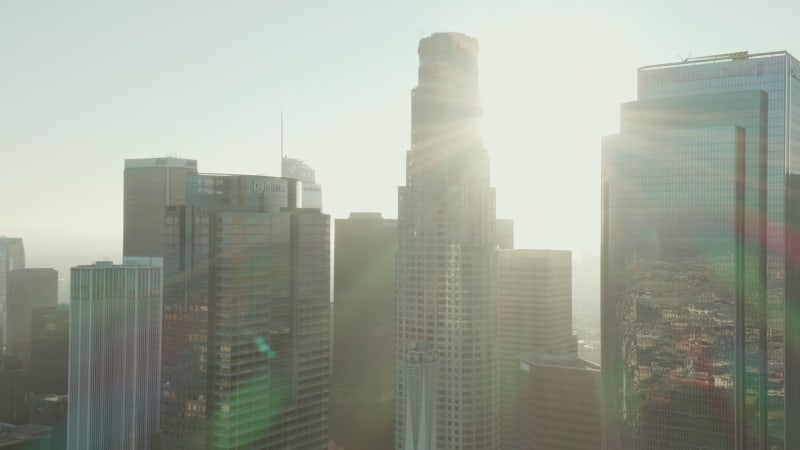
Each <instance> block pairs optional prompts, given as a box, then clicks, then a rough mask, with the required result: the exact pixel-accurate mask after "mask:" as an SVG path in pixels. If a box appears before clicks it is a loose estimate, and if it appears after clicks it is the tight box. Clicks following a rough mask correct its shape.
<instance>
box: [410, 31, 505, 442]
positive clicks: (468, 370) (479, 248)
mask: <svg viewBox="0 0 800 450" xmlns="http://www.w3.org/2000/svg"><path fill="white" fill-rule="evenodd" d="M419 62H420V65H419V81H418V85H417V87H416V88H415V89H414V90H413V91H412V95H411V97H412V100H411V150H410V151H409V152H408V153H407V157H406V185H405V186H402V187H400V189H399V199H398V201H399V217H398V252H397V300H396V313H395V317H396V321H395V338H396V341H395V342H396V374H397V390H396V392H397V402H396V404H397V409H396V412H395V441H396V444H395V447H396V448H397V449H398V450H409V449H414V450H431V449H434V448H435V449H439V450H441V449H496V448H498V446H499V437H500V436H499V433H498V420H499V418H498V414H499V409H498V408H499V385H498V372H497V354H496V351H497V333H496V331H497V330H496V321H497V316H496V314H497V311H496V301H497V292H496V285H497V259H496V245H497V242H496V239H495V220H496V219H495V191H494V188H492V187H491V186H490V185H489V157H488V154H487V151H486V149H485V148H484V147H483V140H482V136H481V129H480V120H481V115H482V108H481V100H480V95H479V94H478V41H477V40H476V39H474V38H472V37H469V36H466V35H463V34H461V33H437V34H433V35H432V36H430V37H427V38H425V39H422V40H421V41H420V43H419ZM421 348H424V350H422V351H424V352H425V353H427V356H426V358H425V359H426V360H430V361H434V362H433V363H431V364H433V365H434V367H432V368H431V369H430V372H432V373H431V374H430V376H429V377H426V379H427V380H428V382H430V383H435V389H433V388H431V389H433V391H434V392H436V393H437V395H436V400H435V405H434V406H435V408H433V411H432V413H431V414H426V415H425V416H424V417H425V421H424V423H420V422H419V420H414V421H413V422H408V417H419V413H420V411H424V410H426V408H425V407H424V406H423V404H421V403H420V402H422V399H423V398H424V397H423V396H420V395H415V394H414V391H413V389H412V385H413V383H414V381H412V379H409V377H411V378H415V377H412V376H411V374H412V373H414V372H415V370H412V368H413V367H415V366H416V364H417V363H416V362H415V361H416V360H418V359H419V358H418V355H416V354H415V353H412V351H414V350H415V349H421ZM416 378H418V377H416ZM431 436H434V437H435V439H433V438H432V437H431ZM428 443H430V444H428Z"/></svg>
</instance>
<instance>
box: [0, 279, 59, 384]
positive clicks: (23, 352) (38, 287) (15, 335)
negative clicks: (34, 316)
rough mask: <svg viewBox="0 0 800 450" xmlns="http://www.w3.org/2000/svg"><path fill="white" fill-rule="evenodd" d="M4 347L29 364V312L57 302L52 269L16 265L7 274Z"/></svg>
mask: <svg viewBox="0 0 800 450" xmlns="http://www.w3.org/2000/svg"><path fill="white" fill-rule="evenodd" d="M7 283H8V289H7V293H8V297H7V299H6V302H7V305H8V306H7V308H6V317H7V318H8V323H7V324H6V338H7V340H6V350H7V351H8V352H10V353H14V354H15V355H17V356H19V358H20V359H21V360H22V364H23V366H25V367H28V368H29V367H30V359H31V313H32V311H33V309H35V308H39V307H41V306H55V305H56V304H57V303H58V272H56V271H55V269H16V270H12V271H9V272H8V274H7Z"/></svg>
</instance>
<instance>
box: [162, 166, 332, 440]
mask: <svg viewBox="0 0 800 450" xmlns="http://www.w3.org/2000/svg"><path fill="white" fill-rule="evenodd" d="M186 182H187V187H186V205H185V206H180V207H170V208H169V209H168V211H167V217H166V224H167V230H166V235H167V241H166V242H167V245H166V258H165V264H164V265H165V274H166V277H165V284H164V346H163V350H164V353H163V358H162V360H163V379H162V385H163V391H162V392H163V395H162V420H161V428H162V433H161V445H162V449H164V450H172V449H267V448H269V449H290V448H302V449H313V448H316V449H324V448H326V446H327V440H328V436H327V431H328V424H327V417H328V396H329V391H328V383H329V380H328V377H329V359H330V335H329V327H330V219H329V217H328V216H327V215H324V214H322V213H321V212H320V211H319V210H318V209H303V208H298V203H299V195H298V192H297V191H298V188H299V186H298V185H299V183H298V182H297V181H296V180H289V179H285V178H273V177H264V176H246V175H202V174H201V175H189V176H188V177H187V181H186Z"/></svg>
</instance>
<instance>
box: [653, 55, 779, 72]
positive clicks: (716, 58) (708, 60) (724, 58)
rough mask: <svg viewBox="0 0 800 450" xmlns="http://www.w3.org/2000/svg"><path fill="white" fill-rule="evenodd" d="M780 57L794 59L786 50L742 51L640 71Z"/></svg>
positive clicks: (657, 65)
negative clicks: (784, 56)
mask: <svg viewBox="0 0 800 450" xmlns="http://www.w3.org/2000/svg"><path fill="white" fill-rule="evenodd" d="M778 55H786V56H789V57H791V58H793V59H794V57H793V56H792V55H790V54H789V53H788V52H786V51H785V50H780V51H774V52H764V53H750V52H748V51H740V52H730V53H719V54H716V55H707V56H693V57H687V58H684V59H683V60H681V61H676V62H671V63H664V64H652V65H647V66H642V67H639V71H640V72H642V71H646V70H652V69H663V68H666V67H677V66H689V65H699V64H709V63H716V62H721V61H737V60H746V59H756V58H766V57H770V56H778Z"/></svg>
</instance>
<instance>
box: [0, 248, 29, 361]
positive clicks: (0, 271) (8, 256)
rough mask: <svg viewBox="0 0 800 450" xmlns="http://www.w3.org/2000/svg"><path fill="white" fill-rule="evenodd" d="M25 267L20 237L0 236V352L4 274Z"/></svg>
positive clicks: (0, 347)
mask: <svg viewBox="0 0 800 450" xmlns="http://www.w3.org/2000/svg"><path fill="white" fill-rule="evenodd" d="M24 268H25V247H24V246H23V244H22V239H21V238H10V237H5V236H0V354H2V353H3V349H5V336H6V329H5V326H6V274H7V272H8V271H9V270H14V269H24Z"/></svg>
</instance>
